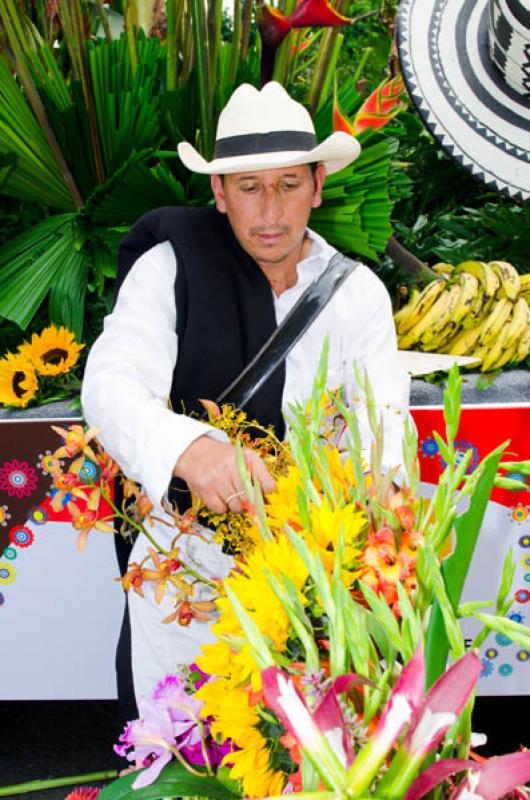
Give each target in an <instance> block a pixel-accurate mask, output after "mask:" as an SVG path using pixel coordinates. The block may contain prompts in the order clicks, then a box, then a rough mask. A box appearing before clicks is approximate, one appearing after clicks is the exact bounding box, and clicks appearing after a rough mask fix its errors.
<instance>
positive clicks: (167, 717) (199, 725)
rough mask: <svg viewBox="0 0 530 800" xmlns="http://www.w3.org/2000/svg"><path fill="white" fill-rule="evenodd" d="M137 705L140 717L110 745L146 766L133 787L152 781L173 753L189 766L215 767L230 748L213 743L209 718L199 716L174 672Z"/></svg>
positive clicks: (227, 744) (198, 706)
mask: <svg viewBox="0 0 530 800" xmlns="http://www.w3.org/2000/svg"><path fill="white" fill-rule="evenodd" d="M138 705H139V710H140V719H137V720H134V721H133V722H129V723H128V724H127V726H126V727H125V730H124V732H123V733H122V735H121V736H120V739H119V741H120V744H118V745H115V747H114V749H115V751H116V753H118V755H121V756H124V757H125V758H127V759H128V760H129V761H133V762H135V763H136V765H137V766H144V767H146V768H147V769H145V770H144V771H143V772H141V773H140V775H139V777H138V778H137V779H136V781H135V782H134V784H133V788H134V789H137V788H140V787H142V786H148V785H149V784H151V783H153V781H155V780H156V778H157V777H158V775H159V774H160V771H161V770H162V768H163V767H164V766H165V765H166V764H167V763H168V762H169V761H170V760H171V759H172V758H173V756H175V757H179V758H180V759H181V760H183V761H184V762H185V763H187V764H189V765H193V766H201V767H208V768H212V767H213V768H215V767H218V766H219V765H220V764H221V761H222V760H223V757H224V756H225V755H226V753H228V752H230V750H231V743H230V742H223V743H222V744H217V742H215V741H214V740H213V739H212V737H211V734H210V721H209V720H202V719H201V718H200V716H199V714H200V710H201V708H202V702H201V701H200V700H197V699H196V698H195V697H193V695H191V694H189V693H188V691H187V688H186V684H185V683H184V682H183V680H182V679H181V678H180V677H178V676H177V675H168V676H167V677H166V678H164V679H163V680H162V681H160V682H159V683H158V684H157V686H156V687H155V689H154V691H153V694H152V697H151V699H150V700H147V699H146V698H141V699H140V702H139V704H138Z"/></svg>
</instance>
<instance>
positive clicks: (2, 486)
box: [0, 458, 38, 500]
mask: <svg viewBox="0 0 530 800" xmlns="http://www.w3.org/2000/svg"><path fill="white" fill-rule="evenodd" d="M37 484H38V477H37V475H36V473H35V470H34V468H33V467H30V465H29V464H28V462H27V461H17V459H16V458H14V459H13V461H4V464H3V466H1V467H0V490H1V491H4V492H7V496H8V497H16V498H18V499H19V500H22V498H23V497H30V496H31V495H32V494H33V492H34V491H35V489H36V488H37Z"/></svg>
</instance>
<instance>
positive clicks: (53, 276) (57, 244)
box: [0, 214, 86, 328]
mask: <svg viewBox="0 0 530 800" xmlns="http://www.w3.org/2000/svg"><path fill="white" fill-rule="evenodd" d="M74 219H75V215H74V214H57V215H55V216H53V217H50V218H49V219H46V220H44V221H43V222H41V223H40V224H39V225H36V226H35V227H34V228H32V229H31V230H29V231H26V232H25V233H23V234H21V235H20V236H17V237H16V238H15V239H13V240H12V241H10V242H8V243H7V244H6V245H4V247H3V248H2V249H1V250H0V316H2V317H5V318H6V319H10V320H11V321H12V322H16V324H17V325H19V326H20V327H21V328H25V327H26V326H27V325H28V324H29V323H30V322H31V320H32V319H33V317H34V315H35V313H36V312H37V310H38V309H39V307H40V305H41V304H42V302H43V301H44V299H45V298H46V295H47V294H48V292H49V291H50V290H51V289H52V287H53V286H54V283H55V282H56V281H58V280H59V279H60V277H61V275H62V274H63V273H64V271H67V270H69V269H70V266H71V264H72V263H73V262H76V261H77V258H78V257H79V253H78V252H77V251H76V249H75V244H76V243H75V238H74V229H73V224H72V223H73V221H74ZM78 274H79V273H78ZM85 280H86V276H85Z"/></svg>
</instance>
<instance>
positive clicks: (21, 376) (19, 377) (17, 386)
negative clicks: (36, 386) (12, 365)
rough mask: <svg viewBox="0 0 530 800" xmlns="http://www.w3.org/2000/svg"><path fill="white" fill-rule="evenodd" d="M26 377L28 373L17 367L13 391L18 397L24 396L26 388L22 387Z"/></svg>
mask: <svg viewBox="0 0 530 800" xmlns="http://www.w3.org/2000/svg"><path fill="white" fill-rule="evenodd" d="M25 378H26V373H25V372H22V370H20V369H17V371H16V372H15V373H14V375H13V383H12V386H13V392H14V393H15V394H16V396H17V397H19V398H20V397H24V395H25V390H24V389H23V388H22V383H23V381H24V380H25Z"/></svg>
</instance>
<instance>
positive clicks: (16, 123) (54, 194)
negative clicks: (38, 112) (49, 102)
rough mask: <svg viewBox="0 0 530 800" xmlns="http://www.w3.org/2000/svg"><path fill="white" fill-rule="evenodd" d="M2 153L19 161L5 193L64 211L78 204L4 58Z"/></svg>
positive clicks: (0, 62) (0, 68)
mask: <svg viewBox="0 0 530 800" xmlns="http://www.w3.org/2000/svg"><path fill="white" fill-rule="evenodd" d="M0 153H2V154H4V155H12V156H14V157H15V158H16V168H15V169H14V170H13V172H12V174H11V175H10V177H9V180H8V181H7V182H6V185H5V187H4V192H6V194H10V195H13V196H14V197H20V198H21V199H22V200H31V201H37V202H41V203H43V204H45V205H50V206H53V207H54V208H57V209H60V210H62V211H68V210H73V209H74V208H75V205H74V202H73V200H72V197H71V195H70V192H69V191H68V187H67V185H66V183H65V181H64V179H63V177H62V174H61V173H60V172H59V170H58V169H57V161H56V159H55V157H54V154H53V152H52V150H51V148H50V145H49V142H48V140H47V138H46V136H45V135H44V133H43V130H42V128H41V126H40V125H39V123H38V122H37V120H36V119H35V117H34V115H33V113H32V111H31V109H30V107H29V105H28V103H27V101H26V99H25V96H24V94H23V93H22V92H21V91H20V87H19V85H18V83H17V81H16V79H15V78H14V77H13V75H12V74H11V71H10V69H9V66H8V65H7V63H6V62H5V61H4V59H2V58H0Z"/></svg>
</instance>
